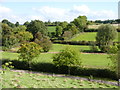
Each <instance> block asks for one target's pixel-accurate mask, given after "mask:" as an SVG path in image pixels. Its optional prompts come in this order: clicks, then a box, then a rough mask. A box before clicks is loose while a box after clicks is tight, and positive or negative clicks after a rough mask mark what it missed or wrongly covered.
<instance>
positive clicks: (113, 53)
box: [108, 44, 120, 79]
mask: <svg viewBox="0 0 120 90" xmlns="http://www.w3.org/2000/svg"><path fill="white" fill-rule="evenodd" d="M108 55H109V57H108V58H110V60H111V63H109V67H110V70H112V71H114V72H115V73H116V75H117V78H118V79H119V78H120V70H119V68H120V59H119V58H120V44H115V45H113V46H110V49H109V52H108Z"/></svg>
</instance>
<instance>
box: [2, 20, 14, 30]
mask: <svg viewBox="0 0 120 90" xmlns="http://www.w3.org/2000/svg"><path fill="white" fill-rule="evenodd" d="M2 23H5V24H7V25H8V26H10V27H12V28H14V27H15V25H14V24H13V23H11V22H9V21H8V20H7V19H4V20H2Z"/></svg>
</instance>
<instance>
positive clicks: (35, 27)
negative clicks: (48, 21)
mask: <svg viewBox="0 0 120 90" xmlns="http://www.w3.org/2000/svg"><path fill="white" fill-rule="evenodd" d="M27 31H29V32H31V33H32V34H33V36H34V35H35V34H36V33H37V32H41V33H42V34H43V35H47V34H48V31H47V28H46V26H45V24H44V23H43V22H42V21H39V20H34V21H31V22H30V23H29V24H28V25H27Z"/></svg>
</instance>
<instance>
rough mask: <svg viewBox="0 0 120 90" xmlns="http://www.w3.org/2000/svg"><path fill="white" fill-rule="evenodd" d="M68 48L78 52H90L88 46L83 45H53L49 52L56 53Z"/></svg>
mask: <svg viewBox="0 0 120 90" xmlns="http://www.w3.org/2000/svg"><path fill="white" fill-rule="evenodd" d="M68 46H71V47H74V48H76V49H78V50H90V46H85V45H84V46H83V45H66V44H53V46H52V48H51V50H50V51H49V52H58V51H60V50H62V49H64V48H65V47H68Z"/></svg>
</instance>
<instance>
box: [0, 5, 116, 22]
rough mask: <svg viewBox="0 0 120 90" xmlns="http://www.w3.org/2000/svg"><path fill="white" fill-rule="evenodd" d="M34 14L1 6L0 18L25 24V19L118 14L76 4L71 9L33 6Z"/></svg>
mask: <svg viewBox="0 0 120 90" xmlns="http://www.w3.org/2000/svg"><path fill="white" fill-rule="evenodd" d="M32 11H33V14H32V15H30V14H28V15H27V14H25V15H16V14H15V13H13V12H14V11H12V10H11V9H10V8H7V7H4V6H0V20H3V19H8V20H10V21H11V22H14V23H15V22H16V21H19V22H20V23H21V24H23V23H24V22H25V21H31V20H35V19H37V20H38V19H39V20H42V21H48V20H51V21H68V22H70V21H72V20H73V19H74V18H76V17H78V16H80V15H86V16H87V17H88V19H89V20H98V19H99V20H105V19H116V18H117V14H116V13H115V12H114V11H112V10H101V11H93V10H91V9H90V8H89V7H88V6H86V5H74V6H73V7H72V8H71V9H64V8H55V7H49V6H43V7H40V8H33V9H32Z"/></svg>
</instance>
